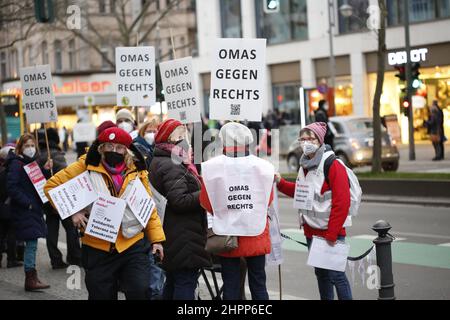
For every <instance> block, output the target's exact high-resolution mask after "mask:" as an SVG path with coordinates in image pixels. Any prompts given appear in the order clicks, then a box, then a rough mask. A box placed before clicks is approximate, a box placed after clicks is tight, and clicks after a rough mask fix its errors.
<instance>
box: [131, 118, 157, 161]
mask: <svg viewBox="0 0 450 320" xmlns="http://www.w3.org/2000/svg"><path fill="white" fill-rule="evenodd" d="M157 129H158V121H157V120H156V119H152V120H151V121H148V122H145V123H144V124H143V125H142V126H141V128H140V129H139V135H138V136H137V137H136V138H135V139H134V140H133V143H134V144H135V145H136V147H137V148H138V150H139V151H140V152H141V153H142V155H143V156H144V158H145V163H146V165H147V168H149V167H150V163H151V162H152V159H153V150H154V148H155V134H156V131H157Z"/></svg>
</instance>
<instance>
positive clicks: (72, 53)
mask: <svg viewBox="0 0 450 320" xmlns="http://www.w3.org/2000/svg"><path fill="white" fill-rule="evenodd" d="M68 53H69V69H70V70H75V69H76V68H77V59H76V52H75V40H74V39H72V40H70V41H69V50H68Z"/></svg>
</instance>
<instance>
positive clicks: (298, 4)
mask: <svg viewBox="0 0 450 320" xmlns="http://www.w3.org/2000/svg"><path fill="white" fill-rule="evenodd" d="M255 9H256V31H257V35H258V38H266V39H267V42H268V44H277V43H283V42H289V41H294V40H306V39H308V19H307V9H306V0H284V1H280V11H279V12H274V13H265V12H264V1H262V0H255Z"/></svg>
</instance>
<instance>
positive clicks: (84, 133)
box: [73, 122, 97, 142]
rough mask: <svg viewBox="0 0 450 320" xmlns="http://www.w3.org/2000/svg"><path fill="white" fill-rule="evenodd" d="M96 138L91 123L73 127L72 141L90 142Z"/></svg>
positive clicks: (94, 129) (78, 124) (95, 129)
mask: <svg viewBox="0 0 450 320" xmlns="http://www.w3.org/2000/svg"><path fill="white" fill-rule="evenodd" d="M96 138H97V128H96V127H95V125H94V124H93V123H82V122H80V123H77V124H76V125H74V126H73V141H75V142H91V141H94V140H95V139H96Z"/></svg>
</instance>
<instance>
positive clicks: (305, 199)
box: [294, 178, 314, 210]
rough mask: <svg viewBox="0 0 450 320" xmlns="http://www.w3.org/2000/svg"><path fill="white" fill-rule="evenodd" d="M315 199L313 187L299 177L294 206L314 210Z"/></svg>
mask: <svg viewBox="0 0 450 320" xmlns="http://www.w3.org/2000/svg"><path fill="white" fill-rule="evenodd" d="M313 200H314V189H313V187H312V186H311V185H310V184H308V183H306V182H305V181H302V180H300V179H298V178H297V181H296V184H295V194H294V208H295V209H302V210H312V207H313Z"/></svg>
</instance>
